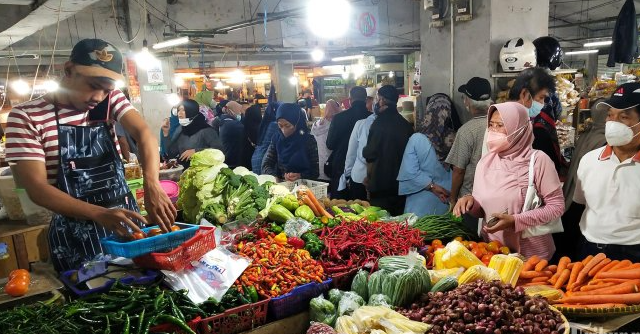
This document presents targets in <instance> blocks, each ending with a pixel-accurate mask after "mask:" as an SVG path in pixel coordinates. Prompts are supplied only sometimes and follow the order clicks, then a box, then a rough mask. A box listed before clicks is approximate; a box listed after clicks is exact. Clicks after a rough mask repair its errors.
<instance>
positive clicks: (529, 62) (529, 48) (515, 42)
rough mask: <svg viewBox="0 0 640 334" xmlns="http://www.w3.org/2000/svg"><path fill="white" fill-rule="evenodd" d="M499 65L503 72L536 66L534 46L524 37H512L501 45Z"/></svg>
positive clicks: (518, 70)
mask: <svg viewBox="0 0 640 334" xmlns="http://www.w3.org/2000/svg"><path fill="white" fill-rule="evenodd" d="M500 65H502V70H503V71H505V72H520V71H522V70H524V69H526V68H529V67H535V66H536V47H535V45H533V43H531V41H529V40H527V39H524V38H514V39H512V40H510V41H508V42H507V43H505V44H504V46H502V49H501V50H500Z"/></svg>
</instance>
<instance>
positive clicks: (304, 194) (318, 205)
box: [298, 189, 333, 218]
mask: <svg viewBox="0 0 640 334" xmlns="http://www.w3.org/2000/svg"><path fill="white" fill-rule="evenodd" d="M300 193H301V195H302V196H301V197H302V198H303V201H304V198H305V197H306V198H308V201H309V202H310V203H312V204H313V206H311V208H312V209H313V208H314V207H315V208H316V210H317V211H318V213H319V214H318V215H319V216H325V217H327V218H333V215H331V214H330V213H329V212H327V210H325V209H324V206H323V205H322V203H320V202H319V201H318V199H317V198H316V196H315V195H314V194H313V192H311V190H309V189H306V190H301V191H299V192H298V194H300ZM305 202H306V201H305ZM307 205H308V204H307Z"/></svg>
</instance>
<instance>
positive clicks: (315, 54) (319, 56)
mask: <svg viewBox="0 0 640 334" xmlns="http://www.w3.org/2000/svg"><path fill="white" fill-rule="evenodd" d="M311 59H313V61H315V62H316V63H319V62H321V61H322V60H323V59H324V51H322V49H320V48H315V49H313V51H311Z"/></svg>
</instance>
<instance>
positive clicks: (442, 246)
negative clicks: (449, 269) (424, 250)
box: [434, 245, 444, 252]
mask: <svg viewBox="0 0 640 334" xmlns="http://www.w3.org/2000/svg"><path fill="white" fill-rule="evenodd" d="M443 248H444V245H438V246H436V247H435V250H438V249H443ZM434 252H435V251H434Z"/></svg>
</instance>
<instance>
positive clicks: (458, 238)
mask: <svg viewBox="0 0 640 334" xmlns="http://www.w3.org/2000/svg"><path fill="white" fill-rule="evenodd" d="M453 240H455V241H458V242H462V240H464V239H462V237H455V238H453Z"/></svg>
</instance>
